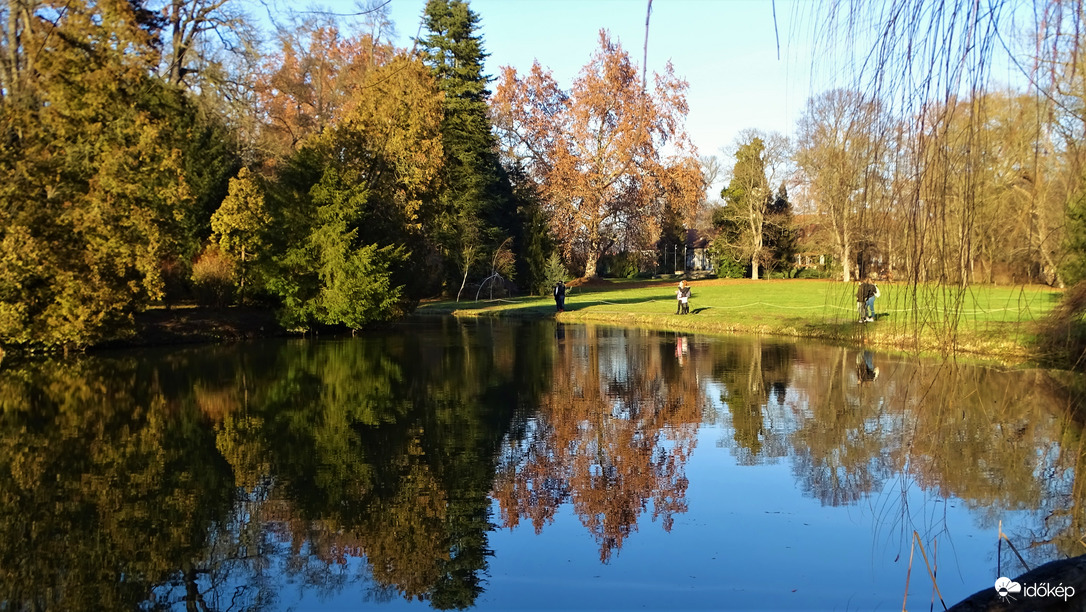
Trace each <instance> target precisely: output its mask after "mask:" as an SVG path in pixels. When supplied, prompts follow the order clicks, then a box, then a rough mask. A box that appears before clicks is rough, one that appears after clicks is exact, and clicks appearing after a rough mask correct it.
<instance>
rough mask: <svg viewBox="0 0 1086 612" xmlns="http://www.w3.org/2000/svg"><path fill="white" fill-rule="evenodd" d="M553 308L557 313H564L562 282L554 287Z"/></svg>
mask: <svg viewBox="0 0 1086 612" xmlns="http://www.w3.org/2000/svg"><path fill="white" fill-rule="evenodd" d="M554 306H555V308H556V309H557V310H558V312H564V311H565V309H566V284H565V283H563V282H562V281H558V283H557V284H555V285H554Z"/></svg>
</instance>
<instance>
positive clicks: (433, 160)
mask: <svg viewBox="0 0 1086 612" xmlns="http://www.w3.org/2000/svg"><path fill="white" fill-rule="evenodd" d="M963 1H964V0H963ZM1038 3H1039V6H1042V7H1043V8H1044V9H1045V11H1046V12H1044V15H1045V16H1046V19H1045V20H1043V23H1044V24H1045V27H1047V28H1053V32H1054V33H1053V35H1052V36H1051V37H1049V38H1048V39H1046V40H1048V41H1049V42H1047V43H1046V44H1045V46H1043V47H1042V46H1040V45H1038V46H1036V53H1034V54H1033V56H1031V57H1029V58H1028V59H1029V61H1028V62H1026V61H1023V62H1021V63H1022V64H1023V65H1025V64H1028V65H1030V66H1034V76H1035V77H1037V76H1038V75H1041V74H1042V73H1043V74H1044V75H1047V80H1046V79H1041V78H1034V79H1033V80H1032V81H1031V82H1032V83H1034V85H1036V87H1034V88H1033V89H1031V91H1030V92H1028V93H1024V92H1016V91H1012V90H1006V91H998V92H989V91H987V90H985V89H984V87H983V86H982V85H979V84H981V83H982V79H981V77H983V76H985V75H986V74H987V65H986V62H988V61H989V57H990V53H991V45H990V44H987V43H990V42H991V40H992V39H993V38H994V36H995V35H994V34H986V35H985V36H986V38H985V39H984V40H985V41H987V43H986V44H985V45H979V46H978V45H969V44H967V45H965V46H964V47H963V49H964V50H963V51H962V52H961V58H960V59H961V61H959V62H958V63H953V62H943V63H942V64H940V63H935V64H932V65H933V66H936V68H933V69H932V70H929V71H928V75H929V76H928V79H929V80H928V81H926V82H925V83H926V87H916V84H915V83H912V82H907V80H901V79H906V77H900V76H894V75H901V74H905V75H907V76H908V75H913V74H916V73H917V71H912V70H905V71H904V72H902V70H901V68H902V66H900V65H895V64H894V63H893V62H894V61H900V60H894V58H900V57H909V58H914V57H916V56H915V53H912V52H909V53H905V52H904V51H902V49H903V48H904V47H907V46H908V44H909V43H923V42H925V37H926V36H935V35H934V34H931V33H930V32H933V31H934V30H933V29H931V28H929V29H928V30H927V31H928V32H929V33H928V34H924V33H923V32H924V31H925V30H924V29H923V28H915V29H912V30H900V31H898V30H895V29H894V28H893V27H888V28H886V29H885V30H884V32H885V34H884V35H883V39H882V40H880V41H878V44H877V45H876V50H877V53H874V52H873V53H874V55H873V57H874V58H875V59H876V60H878V61H874V62H871V65H872V66H876V67H877V68H878V69H879V70H878V75H879V76H876V77H875V78H873V79H872V80H870V81H869V84H868V85H864V86H859V85H858V86H857V88H856V89H855V90H834V91H829V92H825V93H821V94H817V95H815V96H813V97H812V98H811V100H810V102H809V104H808V106H807V110H806V112H805V113H804V114H803V116H802V117H801V118H800V120H799V123H798V125H797V129H796V134H797V136H796V139H795V142H790V141H789V140H788V139H786V138H784V137H783V136H780V135H776V134H762V133H758V132H753V131H750V132H747V133H745V134H743V135H742V136H741V137H740V139H739V141H738V142H737V143H736V149H737V150H736V153H735V161H734V162H732V163H726V162H722V161H721V160H719V159H717V158H714V157H703V158H699V157H698V154H697V150H696V148H695V147H694V146H693V144H692V142H691V141H690V138H689V136H688V135H687V132H686V129H685V119H686V115H687V112H688V105H687V102H686V91H687V88H688V84H687V82H686V81H685V80H684V79H682V78H681V77H680V76H679V75H678V74H677V73H676V71H675V70H674V69H673V68H672V66H671V65H670V64H668V65H667V67H666V68H665V69H664V71H663V72H662V73H658V74H651V75H650V74H648V72H647V71H646V70H645V68H644V67H638V66H637V65H636V64H635V63H634V62H633V61H631V59H630V56H629V54H628V53H627V51H626V50H625V49H624V48H623V47H622V46H621V45H620V44H619V43H618V42H617V41H615V40H613V39H612V38H611V36H610V35H609V34H608V33H607V32H606V31H603V32H600V36H599V46H598V48H597V50H596V51H595V53H594V54H593V55H592V56H591V57H590V58H587V63H586V64H585V66H584V68H583V69H582V71H581V72H580V74H579V75H578V76H577V78H576V79H575V80H574V82H573V83H572V84H571V85H570V87H569V88H568V89H566V88H563V87H562V86H561V85H560V84H558V83H557V82H556V81H555V79H554V78H553V77H552V75H551V74H550V72H549V71H547V70H546V69H545V68H544V67H542V66H540V65H539V64H538V63H537V64H535V65H534V66H532V67H531V69H530V70H528V71H527V72H526V73H518V72H517V71H516V70H514V69H512V68H508V67H507V68H504V69H502V70H501V71H500V75H499V76H498V78H497V79H496V80H494V82H493V91H491V90H490V89H489V88H490V87H491V78H490V77H489V76H488V75H486V74H484V69H483V62H484V60H485V58H486V57H487V54H486V51H485V47H484V44H483V41H482V36H481V33H480V31H479V25H480V16H479V15H477V14H476V13H475V12H473V11H472V10H471V9H470V8H469V5H468V3H467V2H463V1H461V0H431V1H430V2H428V3H427V4H426V6H425V9H424V11H423V14H422V15H421V20H422V22H421V27H420V28H419V30H418V31H419V35H418V37H417V38H416V39H415V40H414V41H413V45H412V47H411V48H397V47H395V46H394V45H393V44H392V43H391V42H390V38H389V32H390V31H391V29H392V28H391V26H392V23H391V22H390V20H389V18H388V12H387V7H386V6H384V5H379V4H374V5H373V8H372V9H370V10H364V11H361V12H360V13H358V14H356V15H353V16H352V17H351V18H350V19H346V18H344V17H343V16H342V15H337V14H333V13H322V12H320V11H314V10H311V11H307V12H304V13H299V14H297V15H289V16H285V17H282V18H283V19H285V22H284V23H273V24H272V27H271V28H270V29H269V30H268V31H265V30H262V29H260V28H257V27H256V25H255V24H256V23H258V20H257V19H255V18H254V17H253V16H252V15H248V14H246V12H245V11H246V10H254V9H255V8H256V7H254V5H253V4H251V3H246V2H243V1H242V0H173V1H172V2H155V1H153V0H63V1H61V0H8V1H7V2H5V3H3V4H2V5H0V345H2V346H23V347H80V346H86V345H90V344H95V343H99V342H102V341H104V340H109V339H113V338H118V337H123V336H125V335H126V334H128V333H130V332H131V329H132V325H133V316H134V315H135V314H137V313H138V312H140V311H141V310H143V309H146V308H147V307H149V306H151V305H154V304H163V305H165V306H171V305H174V304H178V303H180V302H189V301H193V300H195V301H197V302H199V303H203V304H209V305H217V306H225V305H229V304H243V303H244V304H252V305H257V306H260V307H266V308H273V309H275V310H276V311H277V312H278V313H279V317H280V320H281V322H282V323H283V325H284V326H286V327H288V328H291V329H315V328H321V327H325V326H333V327H343V328H350V329H358V328H362V327H364V326H366V325H369V324H372V323H375V322H380V321H384V320H389V319H393V318H396V317H400V316H403V315H404V314H406V313H409V312H411V311H412V310H413V309H414V308H415V306H416V305H417V304H418V303H419V301H420V300H422V299H424V298H430V297H445V298H449V299H457V300H459V299H469V298H470V299H474V298H475V296H476V295H480V294H483V293H484V292H485V294H486V295H488V296H489V295H494V294H508V293H531V294H540V293H543V292H546V291H547V290H549V288H550V287H551V286H552V285H553V283H554V282H556V281H557V280H558V279H563V278H568V277H569V276H571V275H580V276H585V277H592V276H596V275H599V274H602V273H607V274H611V275H621V276H633V275H638V274H652V273H656V272H660V271H664V270H667V271H673V270H674V269H684V268H685V266H686V263H685V260H687V259H689V258H690V257H691V253H690V252H689V251H690V250H692V249H693V248H694V246H695V245H694V244H693V243H692V242H691V240H692V237H693V236H708V237H710V238H711V242H710V243H709V247H708V249H707V250H706V252H707V254H708V257H709V259H710V260H711V261H712V264H713V267H714V269H715V270H717V272H718V273H719V274H721V275H726V274H734V275H750V276H751V277H752V278H759V276H767V275H778V276H795V275H796V274H797V271H799V270H800V269H801V267H802V266H805V265H807V263H809V262H811V261H817V262H818V264H817V265H814V266H813V267H811V268H809V269H808V268H802V269H804V270H805V273H807V274H812V273H813V274H820V275H826V276H834V277H838V278H841V279H842V280H844V281H849V280H851V279H853V278H855V276H856V275H857V274H864V275H866V274H868V273H879V274H881V275H883V276H884V277H893V278H896V279H899V280H907V281H909V283H910V284H911V285H910V286H912V287H914V288H916V290H917V291H919V290H920V288H921V287H927V286H932V285H934V286H942V287H958V288H963V287H967V286H968V285H969V284H971V283H977V282H1016V283H1018V282H1043V283H1046V284H1049V285H1053V286H1070V285H1072V284H1074V283H1077V282H1078V281H1080V280H1082V279H1083V277H1086V259H1084V258H1083V253H1084V252H1086V248H1084V247H1086V183H1084V181H1083V177H1084V161H1086V153H1084V152H1083V150H1082V148H1081V146H1080V143H1081V140H1082V136H1083V134H1086V114H1084V112H1083V109H1084V108H1086V79H1084V75H1086V66H1083V65H1082V57H1081V55H1080V53H1079V48H1078V38H1077V36H1076V35H1075V34H1074V32H1078V29H1077V28H1076V27H1074V26H1077V25H1078V24H1080V23H1081V22H1082V21H1083V19H1082V17H1083V10H1082V6H1081V3H1051V4H1045V3H1044V2H1042V1H1041V0H1038ZM831 4H832V8H831V9H830V12H831V14H830V15H828V16H827V17H828V19H829V20H830V22H831V23H855V22H856V21H857V20H855V19H846V18H845V17H850V16H847V15H846V16H843V15H836V14H832V13H833V12H834V11H835V10H838V7H839V6H843V5H841V3H831ZM953 4H954V3H953V2H951V3H944V4H943V5H940V6H939V8H938V10H927V9H924V3H923V2H920V1H919V0H909V1H908V2H904V3H902V10H904V11H908V10H914V11H916V12H917V14H918V15H919V16H920V17H921V18H922V19H930V20H932V23H944V22H945V23H947V24H949V25H946V29H947V32H946V33H945V34H946V35H945V37H944V38H942V39H940V40H959V38H960V37H959V38H956V37H955V34H956V30H955V31H951V30H954V29H955V28H965V31H969V32H991V31H992V29H991V28H988V27H987V26H988V25H989V22H990V21H991V20H992V19H994V18H993V16H992V12H991V11H989V12H986V13H980V12H977V10H976V9H975V8H972V7H973V4H972V3H968V2H964V3H963V4H962V6H963V7H965V8H964V9H963V11H961V14H964V15H966V19H965V21H964V22H963V21H962V20H960V19H957V20H942V18H941V15H942V14H943V13H942V11H952V10H953V9H954V6H950V5H953ZM996 4H997V5H999V6H1002V4H1001V3H996ZM856 10H859V9H856ZM947 14H951V13H949V12H948V13H947ZM954 14H957V13H954ZM851 17H854V16H851ZM899 17H900V16H899ZM274 18H279V17H278V16H275V17H274ZM822 22H824V21H819V23H822ZM915 22H916V21H915V19H914V20H912V21H909V20H905V19H900V20H894V21H891V22H888V23H890V24H891V25H893V24H897V23H914V24H915ZM1039 23H1042V22H1039ZM981 26H984V27H981ZM985 28H987V29H985ZM412 29H414V28H413V27H412ZM824 31H826V32H831V33H833V32H834V31H835V30H833V28H826V29H824ZM918 32H919V33H918ZM827 40H828V39H827ZM947 44H948V45H949V44H950V43H947ZM955 44H961V43H955ZM909 48H910V49H911V48H912V47H909ZM926 48H928V49H931V51H930V53H932V54H933V55H935V56H939V57H943V56H947V57H949V56H953V55H954V53H956V52H957V51H958V49H957V48H956V47H953V46H952V45H951V46H948V47H946V48H941V47H939V46H938V45H935V44H931V45H927V47H926ZM978 49H979V50H978ZM905 61H906V62H908V61H913V60H912V59H910V60H905ZM915 61H921V60H920V59H916V60H915ZM940 66H945V67H942V68H940ZM906 68H907V66H906ZM955 70H957V72H954V71H955ZM944 73H946V75H949V76H947V78H945V79H944V78H942V76H941V75H944ZM887 75H891V76H892V78H891V76H887ZM931 75H935V76H931ZM894 79H898V80H894ZM970 79H973V80H972V81H970ZM861 82H863V81H862V80H857V83H861ZM969 82H973V83H975V84H977V85H974V86H973V87H972V88H970V87H966V86H963V83H969ZM906 91H907V95H906V94H904V93H902V94H901V97H900V100H910V101H911V102H909V103H904V102H901V101H898V100H895V98H894V94H895V93H901V92H906ZM948 91H953V95H949V94H946V92H948ZM961 92H967V93H961ZM737 95H739V94H738V93H737ZM933 100H935V101H934V102H933ZM728 166H730V168H728ZM718 179H727V180H726V181H725V182H726V187H725V188H724V189H723V191H722V192H721V194H720V195H721V198H722V200H710V199H707V197H706V194H707V192H708V191H709V187H710V186H711V185H713V184H714V183H716V182H717V180H718ZM694 230H697V231H696V232H695V231H694ZM678 253H682V256H683V258H684V262H680V263H679V264H678V265H675V258H676V254H678ZM669 255H670V258H669ZM669 266H671V268H670V270H669V269H668V267H669ZM1080 293H1083V294H1086V291H1083V292H1080ZM946 299H947V300H948V301H949V302H951V303H953V302H954V297H953V296H950V297H947V298H946ZM1081 301H1083V302H1086V299H1084V300H1081ZM1076 316H1077V315H1076Z"/></svg>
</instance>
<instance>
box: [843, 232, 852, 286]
mask: <svg viewBox="0 0 1086 612" xmlns="http://www.w3.org/2000/svg"><path fill="white" fill-rule="evenodd" d="M851 255H852V254H851V253H849V248H848V243H847V242H843V243H841V268H842V269H843V272H842V273H841V274H842V275H841V280H843V281H845V282H846V283H847V282H849V281H851V280H852V260H851Z"/></svg>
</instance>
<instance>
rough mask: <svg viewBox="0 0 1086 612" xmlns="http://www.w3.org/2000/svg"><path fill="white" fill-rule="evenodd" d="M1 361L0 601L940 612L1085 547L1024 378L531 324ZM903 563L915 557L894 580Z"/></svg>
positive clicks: (831, 352) (1044, 406) (1050, 408)
mask: <svg viewBox="0 0 1086 612" xmlns="http://www.w3.org/2000/svg"><path fill="white" fill-rule="evenodd" d="M4 366H5V367H4V368H3V369H2V370H0V610H24V609H25V610H65V611H67V610H72V611H76V610H185V609H190V610H224V611H225V610H356V609H378V610H399V609H408V608H410V609H425V608H438V609H463V608H473V609H479V610H511V609H563V610H567V609H650V610H651V609H688V610H693V609H703V610H704V609H736V610H748V609H759V610H762V609H764V610H769V609H788V610H831V609H833V610H900V609H901V606H902V603H903V601H904V600H905V597H906V592H907V593H908V606H909V608H910V609H925V610H927V609H929V608H931V606H932V601H933V597H934V598H935V600H934V608H935V609H942V607H941V605H940V604H939V601H938V598H937V596H936V595H935V593H934V589H933V580H932V578H931V576H930V575H929V573H928V569H927V568H926V566H925V563H924V560H923V557H922V555H921V552H920V548H919V547H916V548H915V549H914V548H913V547H914V545H915V544H917V543H919V544H922V545H923V548H924V552H925V553H926V555H927V557H928V560H929V561H930V562H931V563H932V564H933V567H932V571H933V572H934V574H935V582H936V583H937V584H938V587H939V590H940V592H941V593H942V596H943V598H944V599H945V600H946V602H947V604H948V605H949V604H951V603H954V602H956V601H958V600H960V599H962V598H963V597H965V596H966V595H968V594H970V593H973V592H975V591H977V590H980V589H982V588H989V587H990V586H991V585H992V583H993V582H994V579H995V578H996V577H998V576H999V575H1001V574H1003V575H1011V576H1013V575H1016V574H1019V573H1021V572H1022V571H1023V568H1022V567H1021V563H1020V562H1019V561H1018V559H1017V558H1016V557H1014V556H1013V554H1012V553H1011V552H1010V551H1009V547H1007V546H1005V545H1004V546H1003V554H1002V556H1000V555H998V554H997V536H998V534H999V526H1000V524H1002V529H1003V532H1004V533H1006V534H1007V535H1008V537H1009V539H1010V541H1011V542H1013V543H1014V544H1016V546H1017V548H1018V549H1019V550H1020V551H1022V552H1023V554H1024V555H1025V556H1026V561H1027V562H1029V563H1030V565H1031V566H1032V565H1033V564H1036V563H1041V562H1045V561H1048V560H1052V559H1057V558H1063V557H1067V556H1071V555H1077V554H1080V553H1082V552H1084V551H1083V550H1082V548H1083V544H1082V543H1081V542H1080V538H1081V537H1082V535H1083V532H1084V529H1083V519H1084V518H1086V513H1084V506H1083V504H1084V501H1086V486H1084V485H1083V481H1081V480H1079V478H1078V473H1079V472H1080V471H1082V470H1084V469H1086V460H1084V457H1086V454H1084V450H1086V449H1084V447H1083V437H1082V431H1083V429H1082V423H1081V422H1079V421H1077V420H1076V419H1075V418H1074V417H1072V416H1071V414H1072V411H1071V408H1072V407H1073V406H1075V405H1076V403H1075V402H1076V400H1075V398H1074V397H1073V396H1071V394H1069V393H1068V392H1067V391H1065V390H1064V387H1063V385H1062V384H1061V382H1060V380H1059V379H1057V378H1056V377H1054V376H1051V375H1050V374H1049V373H1046V372H1041V371H997V370H992V369H982V368H974V367H967V366H962V365H945V364H944V365H940V364H938V363H935V362H924V361H916V360H911V359H906V358H901V357H894V356H888V355H885V354H881V353H877V352H875V353H871V352H864V351H862V350H859V349H850V348H836V347H833V348H831V347H826V346H820V345H812V344H797V343H791V342H782V341H777V340H765V339H762V340H758V339H735V338H707V337H699V336H691V335H677V334H668V333H658V332H649V331H642V330H633V329H617V328H607V327H585V326H559V325H556V324H555V323H554V322H545V323H538V322H532V323H502V322H486V321H480V322H456V321H451V320H433V321H421V322H413V323H411V324H409V325H404V326H402V327H397V328H395V329H392V330H389V331H387V332H383V333H378V334H374V335H370V336H367V337H362V338H350V339H329V340H319V341H297V340H294V341H269V342H261V343H256V344H245V345H239V346H228V347H202V348H183V349H171V350H161V351H143V352H138V353H135V352H133V353H110V354H105V355H101V356H97V357H87V358H83V359H79V360H75V361H57V362H50V363H35V364H29V365H20V364H11V363H10V362H9V363H5V364H4ZM910 558H912V564H911V572H910Z"/></svg>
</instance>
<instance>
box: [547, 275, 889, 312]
mask: <svg viewBox="0 0 1086 612" xmlns="http://www.w3.org/2000/svg"><path fill="white" fill-rule="evenodd" d="M690 289H691V287H690V285H688V284H686V281H685V280H681V281H679V288H678V290H677V291H676V292H675V299H676V300H677V302H676V305H675V314H690ZM879 295H880V294H879V286H878V285H876V284H875V275H874V274H871V275H868V277H867V280H865V281H864V282H862V283H860V286H859V287H857V288H856V309H857V310H858V311H859V315H860V323H870V322H871V321H874V320H875V298H877V297H879ZM554 305H555V308H557V310H558V312H564V311H565V309H566V284H565V283H564V282H562V281H558V283H556V284H555V285H554Z"/></svg>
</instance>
